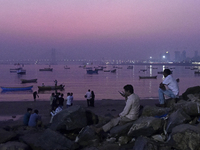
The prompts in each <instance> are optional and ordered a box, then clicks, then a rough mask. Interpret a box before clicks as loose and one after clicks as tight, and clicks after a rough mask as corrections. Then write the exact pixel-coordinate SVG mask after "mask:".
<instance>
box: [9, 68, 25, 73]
mask: <svg viewBox="0 0 200 150" xmlns="http://www.w3.org/2000/svg"><path fill="white" fill-rule="evenodd" d="M21 69H22V68H21V67H19V68H13V69H10V72H11V73H15V72H17V70H21Z"/></svg>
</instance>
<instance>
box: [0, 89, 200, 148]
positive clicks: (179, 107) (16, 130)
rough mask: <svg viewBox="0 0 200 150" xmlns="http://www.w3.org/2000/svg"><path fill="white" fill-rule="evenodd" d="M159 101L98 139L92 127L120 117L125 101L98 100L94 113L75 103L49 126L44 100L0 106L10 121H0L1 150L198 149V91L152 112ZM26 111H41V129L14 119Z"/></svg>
mask: <svg viewBox="0 0 200 150" xmlns="http://www.w3.org/2000/svg"><path fill="white" fill-rule="evenodd" d="M75 102H76V101H75ZM157 102H158V101H157V100H141V104H142V105H143V106H144V107H143V109H141V115H140V117H139V119H137V120H136V121H133V122H129V123H126V124H122V125H119V126H117V127H114V128H112V129H111V130H110V132H109V133H101V134H96V133H95V132H94V131H93V130H92V128H91V127H90V126H91V125H94V126H96V127H99V126H101V125H103V124H105V123H106V122H108V121H109V120H110V119H111V118H112V117H114V116H116V115H117V114H118V113H120V112H121V111H122V109H123V107H124V100H99V101H96V103H95V107H94V108H91V107H86V101H77V103H75V104H74V106H72V107H70V108H69V109H64V110H62V111H61V112H60V113H58V114H57V115H56V116H55V117H54V119H53V122H52V124H49V120H50V115H49V108H50V106H49V103H48V102H46V101H40V102H10V103H9V102H1V103H0V114H1V116H5V115H7V116H12V119H10V120H9V119H8V120H4V121H1V126H0V143H1V144H0V149H9V148H10V149H11V148H15V149H20V150H29V149H30V150H50V149H66V150H67V149H69V150H79V149H83V150H106V149H115V150H129V149H130V150H131V149H132V150H155V149H162V150H171V149H174V150H193V149H195V150H199V149H200V148H199V145H200V143H199V141H200V124H199V121H200V120H199V116H200V87H199V86H197V87H192V88H188V89H187V90H186V92H184V93H183V94H182V96H181V97H180V99H179V100H178V101H176V99H168V100H167V103H166V107H165V108H162V107H156V106H155V103H157ZM27 107H32V108H33V109H36V108H37V109H38V110H39V114H41V115H42V119H43V123H44V127H43V128H29V127H25V126H23V125H22V120H20V119H17V120H14V117H16V118H17V116H18V115H23V114H24V113H25V111H26V108H27ZM15 108H16V109H15Z"/></svg>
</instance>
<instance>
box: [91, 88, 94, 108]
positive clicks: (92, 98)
mask: <svg viewBox="0 0 200 150" xmlns="http://www.w3.org/2000/svg"><path fill="white" fill-rule="evenodd" d="M94 98H95V95H94V91H91V99H90V106H92V107H94Z"/></svg>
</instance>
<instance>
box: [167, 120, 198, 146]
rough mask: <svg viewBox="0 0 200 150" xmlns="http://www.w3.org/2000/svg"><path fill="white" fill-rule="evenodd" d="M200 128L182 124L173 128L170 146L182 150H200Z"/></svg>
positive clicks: (169, 141) (169, 140)
mask: <svg viewBox="0 0 200 150" xmlns="http://www.w3.org/2000/svg"><path fill="white" fill-rule="evenodd" d="M199 141H200V128H198V127H196V126H193V125H189V124H181V125H178V126H176V127H174V128H173V130H172V133H171V134H170V136H169V139H168V142H167V143H168V144H169V145H172V146H173V147H174V148H176V149H180V150H200V147H199V145H200V142H199Z"/></svg>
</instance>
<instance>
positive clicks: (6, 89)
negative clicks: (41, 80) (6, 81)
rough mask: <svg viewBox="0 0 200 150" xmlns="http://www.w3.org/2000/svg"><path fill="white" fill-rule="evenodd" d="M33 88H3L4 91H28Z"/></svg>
mask: <svg viewBox="0 0 200 150" xmlns="http://www.w3.org/2000/svg"><path fill="white" fill-rule="evenodd" d="M32 88H33V86H27V87H1V89H2V90H3V91H26V90H31V89H32Z"/></svg>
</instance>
